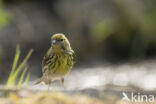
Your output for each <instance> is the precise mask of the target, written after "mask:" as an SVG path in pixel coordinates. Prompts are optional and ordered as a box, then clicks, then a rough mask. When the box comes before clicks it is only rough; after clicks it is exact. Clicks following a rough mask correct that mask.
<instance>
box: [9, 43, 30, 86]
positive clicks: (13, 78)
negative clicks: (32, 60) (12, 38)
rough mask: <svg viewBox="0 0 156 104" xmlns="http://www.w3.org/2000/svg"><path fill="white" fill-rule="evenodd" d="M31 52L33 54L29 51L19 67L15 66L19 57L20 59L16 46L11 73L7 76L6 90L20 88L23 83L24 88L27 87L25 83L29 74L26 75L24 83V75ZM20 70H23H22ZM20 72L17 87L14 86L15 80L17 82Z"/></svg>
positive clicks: (18, 48)
mask: <svg viewBox="0 0 156 104" xmlns="http://www.w3.org/2000/svg"><path fill="white" fill-rule="evenodd" d="M32 52H33V49H31V50H30V51H29V52H28V54H27V56H26V57H25V58H24V60H23V61H22V62H21V63H20V64H19V66H17V64H18V61H19V57H20V47H19V45H17V46H16V53H15V57H14V61H13V65H12V69H11V72H10V75H9V78H8V81H7V84H6V86H7V88H10V87H17V88H20V87H21V86H22V83H23V82H24V86H26V85H27V83H28V81H29V73H28V74H27V76H26V78H25V81H24V77H25V74H26V71H27V66H26V64H27V61H28V59H29V57H30V56H31V54H32ZM22 69H24V70H22ZM20 72H21V76H20V79H19V81H18V83H17V86H15V84H16V80H17V78H18V76H19V75H20Z"/></svg>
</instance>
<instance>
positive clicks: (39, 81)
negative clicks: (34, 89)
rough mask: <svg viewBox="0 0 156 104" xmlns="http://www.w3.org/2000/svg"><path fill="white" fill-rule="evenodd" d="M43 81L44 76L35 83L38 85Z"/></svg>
mask: <svg viewBox="0 0 156 104" xmlns="http://www.w3.org/2000/svg"><path fill="white" fill-rule="evenodd" d="M42 81H43V78H40V79H39V80H38V81H36V82H35V83H34V85H38V84H40V83H41V82H42Z"/></svg>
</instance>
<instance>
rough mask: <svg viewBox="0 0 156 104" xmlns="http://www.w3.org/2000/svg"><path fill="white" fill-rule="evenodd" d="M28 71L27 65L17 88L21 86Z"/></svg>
mask: <svg viewBox="0 0 156 104" xmlns="http://www.w3.org/2000/svg"><path fill="white" fill-rule="evenodd" d="M26 71H27V67H25V68H24V71H23V72H22V75H21V76H20V79H19V81H18V84H17V88H20V87H21V85H22V82H23V79H24V76H25V73H26Z"/></svg>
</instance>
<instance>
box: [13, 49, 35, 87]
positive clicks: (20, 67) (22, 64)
mask: <svg viewBox="0 0 156 104" xmlns="http://www.w3.org/2000/svg"><path fill="white" fill-rule="evenodd" d="M32 52H33V49H31V50H30V51H29V52H28V54H27V56H26V57H25V58H24V60H23V61H22V63H21V64H20V65H19V66H18V68H17V69H16V71H15V73H14V76H13V84H15V80H16V78H17V76H18V75H19V73H20V71H21V70H22V68H23V67H24V65H25V64H26V62H27V61H28V59H29V57H30V56H31V54H32Z"/></svg>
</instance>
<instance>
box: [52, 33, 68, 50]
mask: <svg viewBox="0 0 156 104" xmlns="http://www.w3.org/2000/svg"><path fill="white" fill-rule="evenodd" d="M51 45H52V48H53V50H54V51H55V52H56V53H61V52H65V51H68V50H71V47H70V43H69V41H68V39H67V38H66V37H65V35H64V34H62V33H57V34H54V35H53V36H52V37H51Z"/></svg>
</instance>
